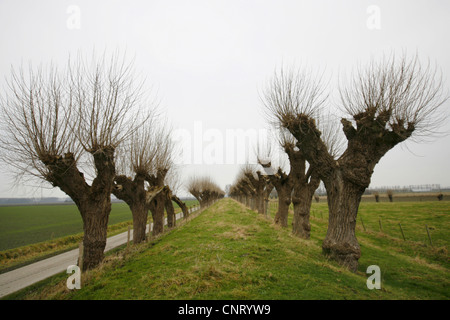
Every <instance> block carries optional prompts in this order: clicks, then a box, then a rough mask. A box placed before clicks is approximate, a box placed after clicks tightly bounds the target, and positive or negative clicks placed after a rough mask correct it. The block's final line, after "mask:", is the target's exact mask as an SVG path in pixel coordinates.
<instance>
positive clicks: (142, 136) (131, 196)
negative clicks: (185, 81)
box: [112, 119, 167, 244]
mask: <svg viewBox="0 0 450 320" xmlns="http://www.w3.org/2000/svg"><path fill="white" fill-rule="evenodd" d="M163 139H165V136H164V135H163V134H162V132H161V130H159V128H158V127H157V121H155V119H149V120H148V121H147V122H146V123H145V124H144V125H142V126H141V127H140V128H138V130H136V131H135V132H134V133H133V134H132V135H131V136H130V138H129V139H128V140H127V141H126V143H124V144H123V145H122V147H121V148H120V150H119V152H118V155H117V162H118V165H117V174H116V177H115V178H114V183H115V185H114V188H113V190H112V192H113V194H114V195H115V196H116V197H117V198H118V199H121V200H123V201H125V202H126V203H127V204H128V206H129V207H130V210H131V213H132V216H133V243H135V244H136V243H140V242H142V241H144V240H145V237H146V233H145V232H146V226H147V217H148V206H149V203H150V202H151V201H152V200H153V199H154V198H155V197H156V196H157V195H158V194H159V193H160V192H162V191H163V189H164V188H163V187H158V186H150V185H149V184H148V182H146V178H147V177H148V176H149V175H151V174H152V173H153V169H154V166H155V162H156V161H157V155H158V150H159V148H160V147H161V146H162V145H164V144H165V143H167V141H163Z"/></svg>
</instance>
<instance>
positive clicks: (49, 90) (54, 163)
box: [0, 55, 149, 270]
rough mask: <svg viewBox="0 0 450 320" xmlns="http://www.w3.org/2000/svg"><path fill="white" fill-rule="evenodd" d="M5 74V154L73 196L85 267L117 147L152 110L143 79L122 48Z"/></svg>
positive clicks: (98, 248)
mask: <svg viewBox="0 0 450 320" xmlns="http://www.w3.org/2000/svg"><path fill="white" fill-rule="evenodd" d="M7 81H8V90H7V91H6V93H5V94H4V95H2V98H1V110H2V113H3V116H2V126H1V128H2V129H1V130H2V132H1V138H0V139H1V148H2V159H3V160H4V161H6V163H7V164H8V165H9V166H10V167H12V168H13V169H14V172H16V173H17V175H19V176H21V177H37V178H39V179H43V180H45V181H47V182H48V183H50V184H51V185H52V186H53V187H58V188H60V189H61V190H62V191H63V192H64V193H66V194H67V195H68V196H69V197H70V198H71V199H72V200H73V201H74V202H75V204H76V205H77V207H78V210H79V211H80V214H81V217H82V220H83V230H84V237H83V245H84V255H83V266H82V267H83V269H84V270H85V269H90V268H92V267H95V266H97V265H98V264H99V263H100V262H101V261H102V259H103V254H104V249H105V245H106V236H107V224H108V218H109V213H110V210H111V192H112V188H113V180H114V178H115V176H116V168H115V153H116V152H115V151H116V148H117V147H118V146H119V145H120V144H121V143H122V142H123V141H124V140H125V139H127V137H128V136H129V135H130V134H132V132H133V131H134V130H136V128H138V127H139V126H141V125H142V122H144V121H145V120H146V119H147V118H148V117H149V116H143V115H144V114H148V112H147V111H146V110H141V109H140V107H141V106H142V105H143V104H141V103H142V102H143V101H142V85H143V82H141V81H138V79H137V78H136V77H135V75H134V71H133V66H132V64H129V63H127V62H126V60H125V57H120V56H119V55H113V56H112V57H111V58H110V59H107V57H106V56H105V55H104V56H103V57H101V58H100V59H97V58H95V57H93V58H92V60H91V61H87V60H85V59H83V58H82V57H81V55H79V56H78V58H77V59H74V60H70V61H69V63H68V64H67V67H66V68H65V69H64V70H59V69H58V68H56V67H54V66H50V67H47V68H44V67H40V68H37V69H35V68H33V67H32V66H31V65H30V67H29V68H28V69H24V68H20V69H19V71H15V70H14V69H12V73H11V76H10V78H9V79H8V80H7ZM146 107H147V106H146ZM138 115H139V117H138ZM89 172H93V176H92V177H88V174H89Z"/></svg>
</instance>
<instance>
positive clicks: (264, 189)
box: [242, 164, 273, 214]
mask: <svg viewBox="0 0 450 320" xmlns="http://www.w3.org/2000/svg"><path fill="white" fill-rule="evenodd" d="M242 173H243V174H244V176H245V177H246V178H247V181H248V182H249V183H250V185H251V187H252V188H253V190H254V193H253V194H254V199H253V201H254V202H255V206H256V210H257V211H258V213H260V214H265V208H266V207H265V202H266V200H268V199H269V195H270V192H272V190H273V184H272V183H271V182H270V179H269V178H268V176H267V174H265V173H263V170H262V169H261V170H260V168H258V166H257V165H250V164H246V165H244V167H243V168H242Z"/></svg>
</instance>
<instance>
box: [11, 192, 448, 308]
mask: <svg viewBox="0 0 450 320" xmlns="http://www.w3.org/2000/svg"><path fill="white" fill-rule="evenodd" d="M398 206H399V207H401V205H400V204H398ZM363 207H364V206H363V205H362V206H361V210H362V212H363V214H364V210H365V209H364V208H363ZM412 207H414V208H416V210H417V211H416V212H417V213H416V214H417V215H418V216H417V217H414V215H411V216H409V221H410V222H411V223H413V222H417V223H418V224H419V225H420V223H422V222H423V221H428V219H431V220H433V219H434V218H432V217H429V216H428V215H426V213H424V215H420V212H421V210H425V208H422V209H420V208H419V207H417V206H414V205H413V206H412ZM325 208H326V207H325ZM375 209H377V210H381V211H380V212H378V211H375V212H376V213H377V214H378V213H382V212H384V211H383V210H382V208H379V207H377V208H375ZM375 209H373V208H372V209H371V208H369V207H368V208H366V210H368V212H370V210H375ZM390 209H393V207H390ZM319 210H324V209H323V207H322V204H320V203H319V204H314V205H313V212H314V215H315V216H313V217H311V223H312V232H311V239H310V240H302V239H298V238H296V237H294V236H292V234H291V228H280V227H278V226H275V225H274V224H273V223H272V220H271V219H270V220H268V219H266V218H264V217H263V216H261V215H259V214H257V213H255V212H253V211H251V210H249V209H247V208H245V207H243V206H242V205H241V204H239V203H237V202H235V201H233V200H231V199H224V200H222V201H220V202H218V203H216V204H214V205H213V206H212V207H210V208H209V209H207V210H205V211H204V212H203V213H202V214H200V215H199V216H198V217H196V218H194V219H193V220H191V221H188V222H187V223H186V224H185V225H183V226H178V227H177V228H175V229H173V230H171V231H170V232H168V233H167V234H165V235H164V236H162V237H160V238H158V239H156V240H154V241H152V242H151V243H145V244H141V245H137V246H132V247H131V249H130V250H129V251H125V250H122V251H116V252H115V253H114V254H110V255H108V257H107V258H106V260H105V263H104V264H103V265H102V266H101V267H100V268H98V269H96V270H92V271H89V272H87V273H86V274H84V275H83V284H82V288H81V290H76V291H69V290H68V289H67V288H65V281H66V279H67V278H66V277H67V275H64V274H60V275H58V276H56V277H53V278H51V279H49V280H46V281H44V283H42V284H39V285H35V286H33V288H32V289H25V290H22V291H21V292H19V293H17V294H14V295H12V296H10V297H9V298H14V299H287V300H289V299H444V300H446V299H449V297H450V292H449V284H450V279H449V275H448V274H449V273H448V256H447V254H446V253H445V254H443V253H438V252H435V251H434V250H433V248H431V247H428V246H426V245H423V244H422V246H418V245H417V243H416V242H409V241H406V242H405V241H403V240H399V239H397V238H394V237H391V236H389V235H386V234H382V233H380V232H375V231H370V230H369V231H366V232H364V230H362V228H360V227H359V226H358V228H357V237H358V240H359V242H360V244H361V252H362V256H361V258H360V260H359V268H358V272H356V273H351V272H349V271H347V270H346V269H344V268H342V267H340V266H339V265H337V264H336V263H335V262H333V261H329V260H327V259H326V258H325V257H324V256H323V255H322V252H321V243H322V240H323V238H324V236H325V233H326V225H327V222H326V219H322V218H320V214H317V213H319V212H320V211H319ZM409 210H412V209H411V208H410V207H408V209H405V210H401V209H399V212H401V213H395V212H397V211H395V210H394V213H392V214H391V215H390V216H391V217H395V216H401V217H402V219H403V216H407V215H408V214H407V211H409ZM443 210H444V214H445V212H448V209H445V208H443ZM368 212H366V215H367V223H368V224H369V226H371V227H372V223H373V224H374V225H376V221H377V214H375V215H373V217H370V214H369V213H368ZM273 213H274V212H273V211H272V212H271V216H273ZM316 214H317V217H316ZM323 214H324V213H323ZM419 216H420V217H419ZM424 216H425V217H424ZM364 218H365V217H364ZM291 219H292V215H291V216H290V220H291ZM422 219H425V220H423V221H422ZM372 220H373V221H372ZM442 220H443V221H442V226H443V227H446V226H448V225H447V224H448V215H445V217H444V218H442ZM402 221H403V220H402ZM364 222H366V221H364ZM405 223H406V220H405ZM447 230H448V228H447V229H444V231H443V233H444V234H443V237H442V243H441V245H442V247H443V248H447V246H448V243H447V241H448V236H447V237H445V232H447ZM417 233H419V231H417ZM447 234H448V232H447ZM438 239H439V237H437V239H436V241H438ZM419 243H420V242H419ZM406 248H409V249H406ZM425 252H428V253H425ZM439 254H441V255H444V256H446V259H442V257H440V258H437V259H436V258H435V259H433V257H435V256H436V255H439ZM373 264H376V265H378V266H380V269H381V273H382V289H381V290H369V289H368V288H367V286H366V280H367V277H368V275H367V274H366V273H365V272H366V269H367V267H368V266H369V265H373Z"/></svg>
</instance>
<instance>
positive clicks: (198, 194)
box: [187, 177, 225, 208]
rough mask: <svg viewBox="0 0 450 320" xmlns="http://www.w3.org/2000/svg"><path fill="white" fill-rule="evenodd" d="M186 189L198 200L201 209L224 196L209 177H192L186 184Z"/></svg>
mask: <svg viewBox="0 0 450 320" xmlns="http://www.w3.org/2000/svg"><path fill="white" fill-rule="evenodd" d="M187 189H188V191H189V193H190V194H192V195H193V196H194V197H195V198H196V199H197V200H198V202H199V203H200V207H201V208H205V207H207V206H209V205H211V204H212V202H213V201H214V200H217V199H220V198H223V197H224V196H225V192H224V191H223V190H222V189H221V188H220V187H219V186H218V185H217V184H216V183H215V182H214V181H213V180H212V179H211V178H210V177H200V178H199V177H192V178H191V179H190V180H189V181H188V183H187Z"/></svg>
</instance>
